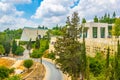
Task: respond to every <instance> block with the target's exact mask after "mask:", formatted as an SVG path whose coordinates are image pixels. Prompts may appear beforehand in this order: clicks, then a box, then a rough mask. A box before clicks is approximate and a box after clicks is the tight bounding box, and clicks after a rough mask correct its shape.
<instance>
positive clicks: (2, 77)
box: [0, 66, 9, 80]
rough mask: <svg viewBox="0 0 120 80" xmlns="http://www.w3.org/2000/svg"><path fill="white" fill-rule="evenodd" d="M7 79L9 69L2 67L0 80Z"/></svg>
mask: <svg viewBox="0 0 120 80" xmlns="http://www.w3.org/2000/svg"><path fill="white" fill-rule="evenodd" d="M7 77H9V69H8V68H6V67H4V66H0V80H2V79H4V78H7Z"/></svg>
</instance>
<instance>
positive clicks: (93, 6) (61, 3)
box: [32, 0, 120, 26]
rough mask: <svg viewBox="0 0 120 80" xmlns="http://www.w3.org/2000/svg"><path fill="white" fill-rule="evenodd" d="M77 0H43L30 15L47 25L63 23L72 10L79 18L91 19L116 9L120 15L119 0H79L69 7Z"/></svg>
mask: <svg viewBox="0 0 120 80" xmlns="http://www.w3.org/2000/svg"><path fill="white" fill-rule="evenodd" d="M75 1H78V0H43V2H42V3H41V5H40V6H39V8H38V9H37V11H36V13H35V14H34V15H33V16H32V18H34V19H41V20H42V23H41V24H44V25H47V26H53V24H54V25H56V24H64V23H65V21H66V17H67V16H68V15H71V14H72V13H73V12H74V11H77V12H78V13H79V17H80V18H83V17H85V18H87V19H88V21H89V20H92V19H93V17H94V16H95V15H97V16H98V17H100V16H103V15H104V14H105V13H110V14H112V13H113V12H114V11H116V13H117V15H120V5H119V3H120V0H100V1H99V0H80V2H79V3H78V5H76V6H74V7H73V8H70V7H71V6H73V5H74V3H75Z"/></svg>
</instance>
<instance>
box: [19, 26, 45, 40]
mask: <svg viewBox="0 0 120 80" xmlns="http://www.w3.org/2000/svg"><path fill="white" fill-rule="evenodd" d="M46 32H47V29H38V28H32V27H24V29H23V32H22V35H21V39H20V40H21V41H29V40H30V39H31V40H32V41H35V40H36V37H38V35H41V37H43V36H44V35H45V34H46Z"/></svg>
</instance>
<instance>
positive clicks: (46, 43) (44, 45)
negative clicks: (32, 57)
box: [40, 39, 49, 53]
mask: <svg viewBox="0 0 120 80" xmlns="http://www.w3.org/2000/svg"><path fill="white" fill-rule="evenodd" d="M40 44H41V45H40V52H41V53H43V52H44V51H45V50H47V49H49V41H48V40H46V39H41V40H40Z"/></svg>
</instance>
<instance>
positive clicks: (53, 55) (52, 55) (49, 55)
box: [45, 52, 55, 60]
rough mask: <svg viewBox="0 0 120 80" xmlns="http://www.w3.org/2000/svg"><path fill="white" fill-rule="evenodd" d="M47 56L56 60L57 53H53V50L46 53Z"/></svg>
mask: <svg viewBox="0 0 120 80" xmlns="http://www.w3.org/2000/svg"><path fill="white" fill-rule="evenodd" d="M45 57H46V58H50V59H52V60H54V59H55V53H53V52H51V53H48V54H46V56H45Z"/></svg>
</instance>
